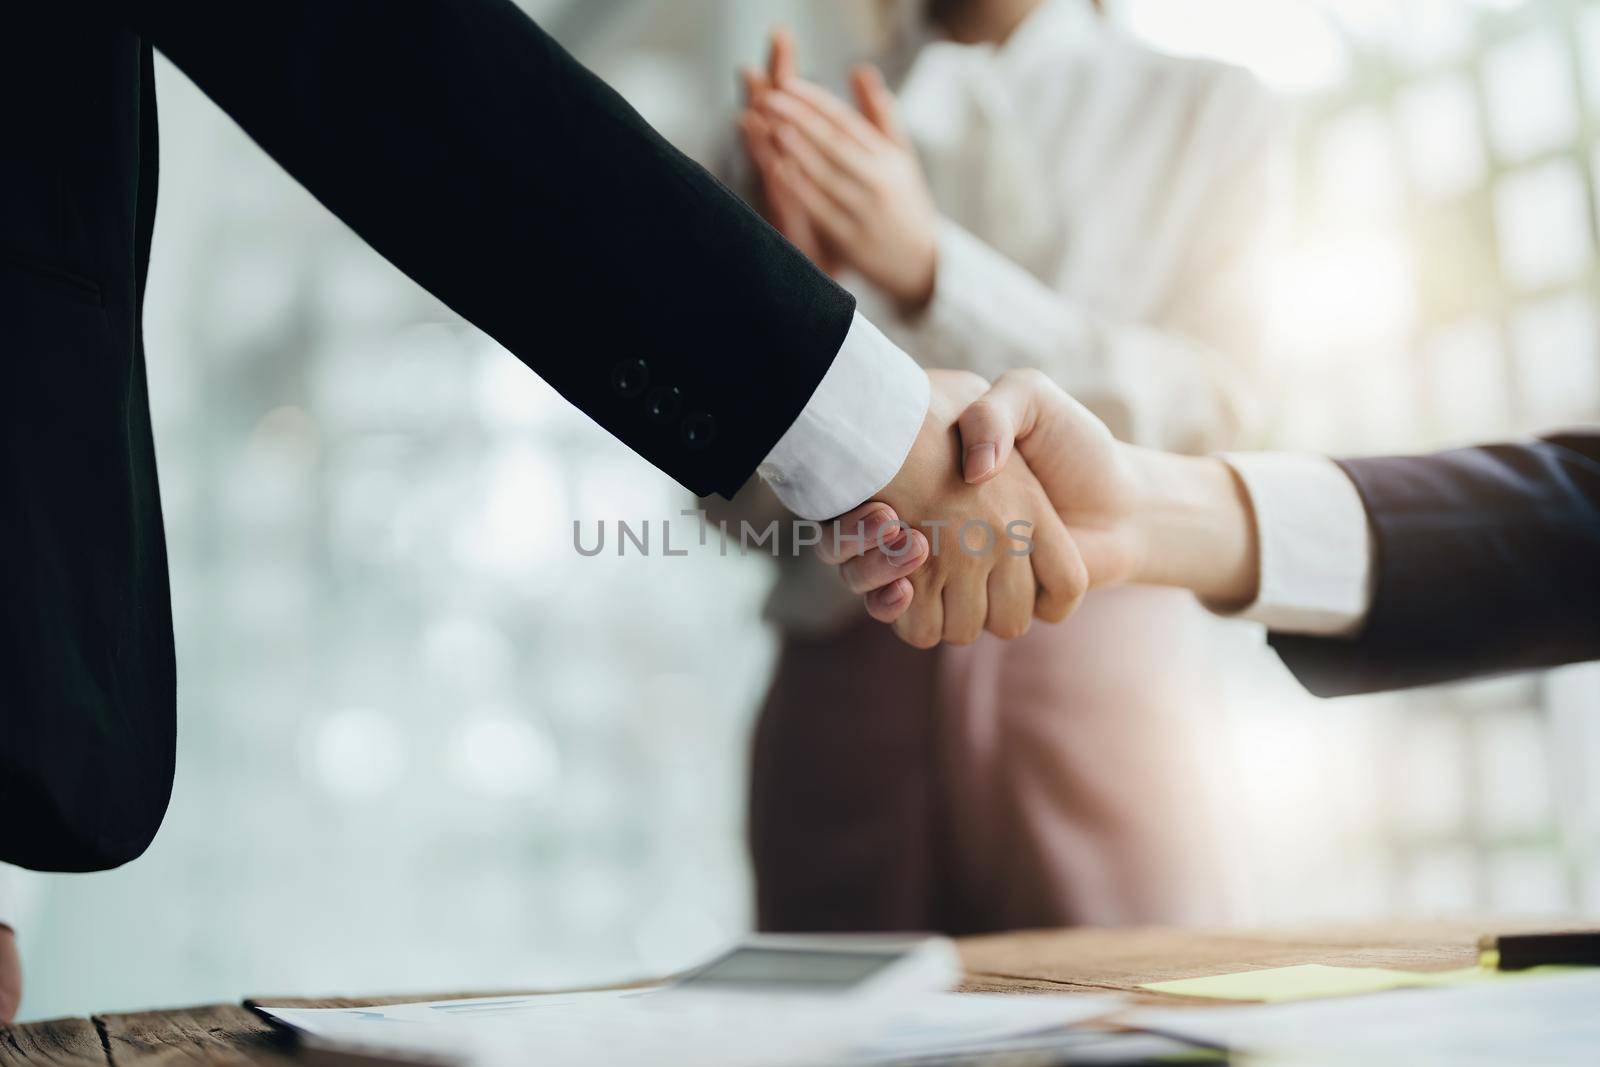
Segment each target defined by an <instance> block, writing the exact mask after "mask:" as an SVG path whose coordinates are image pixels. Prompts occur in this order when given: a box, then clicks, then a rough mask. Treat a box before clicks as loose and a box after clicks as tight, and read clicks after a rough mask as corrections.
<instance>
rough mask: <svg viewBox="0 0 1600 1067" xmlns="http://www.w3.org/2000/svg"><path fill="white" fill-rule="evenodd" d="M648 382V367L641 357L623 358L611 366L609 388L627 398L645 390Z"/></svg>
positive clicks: (631, 397) (630, 398) (629, 398)
mask: <svg viewBox="0 0 1600 1067" xmlns="http://www.w3.org/2000/svg"><path fill="white" fill-rule="evenodd" d="M649 384H650V367H649V365H648V364H647V363H645V361H644V360H642V359H625V360H623V361H622V362H621V363H618V364H617V365H616V366H615V367H612V368H611V388H613V389H615V390H616V391H617V394H618V395H619V396H622V397H624V398H626V399H628V400H632V399H633V398H634V397H636V396H638V395H639V394H641V393H643V392H644V391H645V388H646V387H647V386H648V385H649Z"/></svg>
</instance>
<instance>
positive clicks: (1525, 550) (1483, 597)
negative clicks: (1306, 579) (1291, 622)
mask: <svg viewBox="0 0 1600 1067" xmlns="http://www.w3.org/2000/svg"><path fill="white" fill-rule="evenodd" d="M1340 466H1341V467H1342V468H1343V469H1344V470H1345V472H1346V473H1347V474H1349V476H1350V478H1351V480H1352V481H1354V482H1355V484H1356V488H1357V490H1358V491H1359V492H1360V494H1361V499H1362V502H1363V504H1364V505H1365V507H1366V509H1367V514H1368V518H1369V521H1370V523H1371V528H1372V534H1373V546H1374V552H1375V558H1374V561H1373V563H1374V567H1375V580H1374V584H1373V600H1372V606H1371V608H1370V610H1369V612H1368V615H1367V620H1366V623H1365V625H1364V626H1363V628H1362V629H1361V631H1360V633H1359V634H1357V635H1356V636H1355V637H1353V638H1350V639H1343V638H1315V637H1299V636H1290V635H1273V636H1272V638H1271V641H1272V645H1273V647H1274V648H1275V649H1276V650H1277V651H1278V654H1279V655H1280V656H1281V657H1282V658H1283V660H1284V662H1285V663H1286V664H1287V665H1288V667H1289V668H1290V670H1292V671H1293V672H1294V674H1295V676H1296V677H1297V678H1299V680H1300V681H1301V682H1302V683H1303V684H1304V685H1305V686H1306V688H1308V689H1310V690H1311V691H1312V692H1314V693H1316V694H1318V695H1320V696H1340V695H1344V694H1348V693H1365V692H1375V691H1379V690H1386V689H1401V688H1405V687H1408V686H1417V685H1428V684H1432V683H1435V682H1445V681H1452V680H1456V679H1462V678H1469V677H1473V676H1478V675H1488V674H1501V673H1506V672H1510V671H1518V670H1528V669H1532V668H1537V667H1549V666H1555V665H1558V664H1563V663H1574V662H1581V661H1584V660H1590V659H1597V658H1600V435H1597V434H1595V433H1573V434H1568V435H1563V436H1556V437H1551V438H1548V439H1546V440H1542V441H1537V442H1533V443H1530V444H1507V445H1491V446H1486V447H1482V448H1466V449H1459V450H1456V451H1451V452H1443V453H1440V454H1438V455H1433V456H1414V457H1392V458H1379V459H1356V460H1344V461H1341V462H1340Z"/></svg>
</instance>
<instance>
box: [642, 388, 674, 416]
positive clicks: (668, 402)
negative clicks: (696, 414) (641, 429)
mask: <svg viewBox="0 0 1600 1067" xmlns="http://www.w3.org/2000/svg"><path fill="white" fill-rule="evenodd" d="M644 406H645V410H646V411H648V412H649V413H650V417H651V418H652V419H654V420H655V421H656V422H671V421H672V420H673V419H675V418H677V417H678V413H679V412H680V411H682V410H683V393H682V392H681V391H680V390H679V389H678V387H677V386H675V385H663V386H662V387H661V388H659V389H657V390H655V391H654V392H652V393H651V394H650V396H649V397H648V398H646V400H645V402H644Z"/></svg>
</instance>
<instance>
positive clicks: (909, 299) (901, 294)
mask: <svg viewBox="0 0 1600 1067" xmlns="http://www.w3.org/2000/svg"><path fill="white" fill-rule="evenodd" d="M938 276H939V238H938V232H937V229H935V230H934V231H931V232H929V233H927V234H925V235H921V236H920V237H919V238H918V239H916V240H914V241H913V242H912V246H911V247H910V248H909V249H908V250H907V252H906V254H905V255H902V256H898V257H896V269H895V272H894V274H893V275H892V276H891V277H888V278H885V279H883V282H882V283H881V284H882V288H883V290H884V291H885V292H886V293H887V294H888V296H889V298H890V299H891V300H893V301H894V304H895V309H896V310H897V311H899V312H900V314H901V315H903V316H906V317H910V316H913V315H918V314H920V313H921V312H922V311H923V310H924V309H926V308H927V306H928V304H929V303H931V302H932V301H933V291H934V288H935V287H936V286H937V284H938Z"/></svg>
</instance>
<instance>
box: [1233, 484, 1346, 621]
mask: <svg viewBox="0 0 1600 1067" xmlns="http://www.w3.org/2000/svg"><path fill="white" fill-rule="evenodd" d="M1222 459H1223V460H1224V461H1226V462H1227V464H1228V465H1229V466H1230V467H1232V468H1233V470H1234V473H1235V474H1237V475H1238V476H1239V480H1240V481H1242V482H1243V483H1244V486H1245V490H1246V492H1248V493H1249V494H1250V504H1251V507H1252V508H1254V509H1255V519H1256V538H1257V543H1258V546H1259V553H1260V560H1261V577H1260V585H1259V588H1258V591H1257V594H1256V599H1255V603H1253V604H1251V605H1250V606H1249V607H1247V608H1245V609H1244V610H1243V611H1239V612H1233V613H1231V614H1235V615H1237V616H1239V617H1241V618H1245V619H1250V620H1253V621H1255V622H1259V623H1262V624H1264V625H1265V626H1266V627H1267V628H1268V629H1269V630H1277V631H1280V632H1283V633H1298V634H1316V635H1319V636H1340V635H1349V634H1352V633H1354V632H1355V631H1357V630H1359V629H1360V628H1361V625H1362V623H1363V622H1364V621H1365V620H1366V617H1367V609H1368V607H1369V606H1370V604H1371V602H1372V555H1373V552H1372V534H1371V530H1370V528H1369V526H1368V524H1367V511H1366V508H1365V507H1363V506H1362V504H1361V496H1360V494H1359V493H1357V492H1356V487H1355V485H1354V483H1352V482H1351V481H1350V479H1349V478H1348V477H1346V476H1345V473H1344V472H1343V471H1342V470H1340V469H1339V467H1338V466H1337V465H1336V464H1335V463H1333V462H1332V461H1331V460H1327V459H1323V458H1322V457H1320V456H1305V455H1292V454H1289V453H1282V452H1253V453H1229V454H1225V455H1224V456H1223V457H1222Z"/></svg>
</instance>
